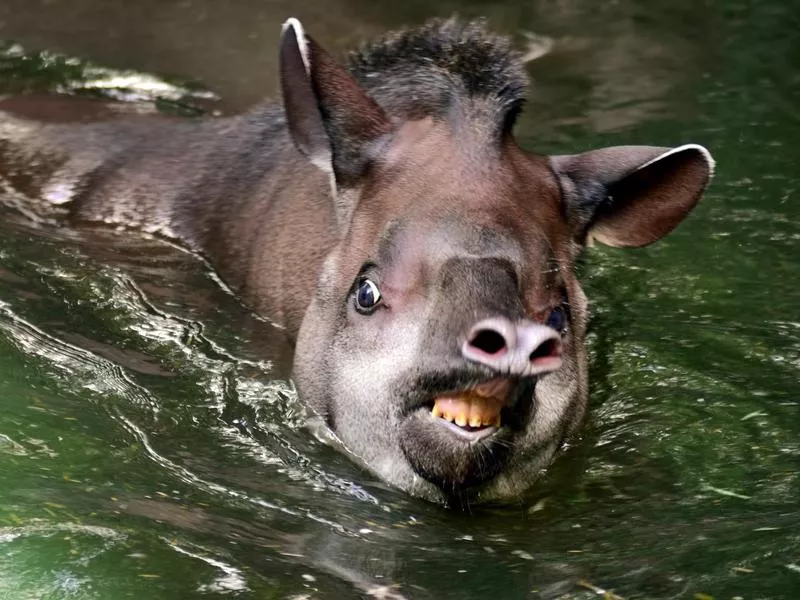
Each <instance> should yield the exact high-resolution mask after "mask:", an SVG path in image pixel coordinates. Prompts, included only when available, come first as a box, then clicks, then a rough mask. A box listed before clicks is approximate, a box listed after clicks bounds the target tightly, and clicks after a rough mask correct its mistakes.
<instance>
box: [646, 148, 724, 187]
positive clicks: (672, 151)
mask: <svg viewBox="0 0 800 600" xmlns="http://www.w3.org/2000/svg"><path fill="white" fill-rule="evenodd" d="M686 150H695V151H697V152H699V153H700V156H702V157H703V158H704V159H705V161H706V164H708V177H709V179H711V177H713V176H714V169H715V168H716V166H717V163H716V161H715V160H714V157H713V156H711V152H709V151H708V148H706V147H705V146H701V145H700V144H684V145H683V146H677V147H676V148H671V149H669V150H668V151H667V152H664V154H661V155H659V156H656V157H655V158H654V159H653V160H650V161H648V162H646V163H645V164H643V165H642V166H641V167H639V169H644V168H645V167H648V166H650V165H651V164H652V163H654V162H656V161H659V160H661V159H663V158H667V157H668V156H671V155H673V154H677V153H679V152H684V151H686ZM637 170H638V169H637Z"/></svg>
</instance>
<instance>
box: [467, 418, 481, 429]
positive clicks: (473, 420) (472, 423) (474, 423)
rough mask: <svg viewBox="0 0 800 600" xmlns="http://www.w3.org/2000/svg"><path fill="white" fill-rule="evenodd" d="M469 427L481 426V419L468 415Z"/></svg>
mask: <svg viewBox="0 0 800 600" xmlns="http://www.w3.org/2000/svg"><path fill="white" fill-rule="evenodd" d="M469 426H470V427H480V426H481V418H480V416H478V415H470V416H469Z"/></svg>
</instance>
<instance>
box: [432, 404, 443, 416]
mask: <svg viewBox="0 0 800 600" xmlns="http://www.w3.org/2000/svg"><path fill="white" fill-rule="evenodd" d="M431 414H432V415H433V416H434V417H441V416H442V409H441V408H439V405H438V404H434V405H433V409H431Z"/></svg>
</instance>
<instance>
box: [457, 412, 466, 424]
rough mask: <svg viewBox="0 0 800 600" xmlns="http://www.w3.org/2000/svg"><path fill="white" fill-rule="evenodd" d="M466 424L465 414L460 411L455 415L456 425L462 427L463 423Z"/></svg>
mask: <svg viewBox="0 0 800 600" xmlns="http://www.w3.org/2000/svg"><path fill="white" fill-rule="evenodd" d="M466 424H467V415H465V414H464V413H460V414H459V415H457V416H456V425H458V426H459V427H464V425H466Z"/></svg>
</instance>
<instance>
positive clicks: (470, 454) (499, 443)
mask: <svg viewBox="0 0 800 600" xmlns="http://www.w3.org/2000/svg"><path fill="white" fill-rule="evenodd" d="M535 385H536V379H532V378H527V379H516V378H506V377H493V378H490V379H485V380H482V381H479V382H476V383H474V384H472V385H469V386H466V387H462V388H460V389H453V388H451V389H447V390H432V391H430V392H429V393H428V394H427V396H424V397H422V398H419V399H418V402H417V403H416V404H414V405H411V406H410V407H409V409H408V410H406V411H405V414H404V415H403V416H402V420H401V424H400V445H401V448H402V450H403V453H404V454H405V457H406V459H407V460H408V461H409V463H410V464H411V466H412V468H413V469H414V470H415V471H416V472H417V473H418V474H419V475H421V476H422V477H423V478H425V479H427V480H428V481H430V482H431V483H433V484H434V485H436V486H438V487H439V488H441V489H442V490H443V491H444V492H445V493H453V492H456V491H459V490H464V489H466V488H469V487H472V486H476V485H480V484H482V483H485V482H486V481H488V480H490V479H491V478H493V477H495V476H496V475H497V474H498V473H500V472H501V471H502V470H503V468H504V467H505V466H506V464H507V462H508V457H509V453H510V451H511V449H512V448H513V446H514V440H515V438H516V437H517V436H518V435H520V434H522V433H523V432H524V431H525V430H526V428H527V426H528V424H529V423H530V420H531V418H532V416H533V415H534V413H535V407H534V402H533V400H534V390H535Z"/></svg>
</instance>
